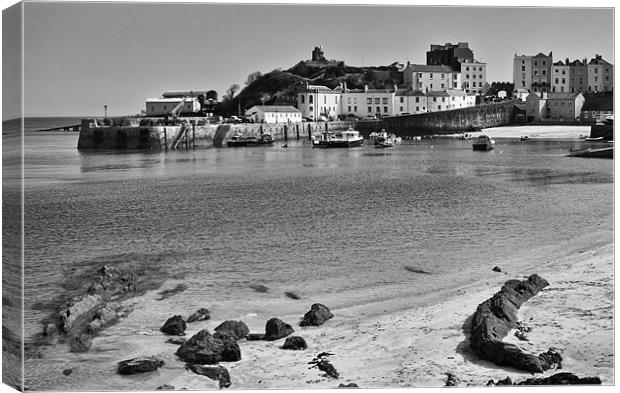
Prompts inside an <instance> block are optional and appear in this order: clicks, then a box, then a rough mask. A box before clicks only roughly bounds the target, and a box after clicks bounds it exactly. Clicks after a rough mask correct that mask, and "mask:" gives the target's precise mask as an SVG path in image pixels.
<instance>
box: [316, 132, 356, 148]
mask: <svg viewBox="0 0 620 393" xmlns="http://www.w3.org/2000/svg"><path fill="white" fill-rule="evenodd" d="M363 143H364V138H363V137H361V136H360V133H359V131H356V130H354V129H353V128H349V129H348V130H346V131H335V132H334V131H325V132H323V133H321V136H320V137H319V138H318V139H314V140H313V141H312V147H322V148H328V147H355V146H361V145H362V144H363Z"/></svg>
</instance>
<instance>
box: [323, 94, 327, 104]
mask: <svg viewBox="0 0 620 393" xmlns="http://www.w3.org/2000/svg"><path fill="white" fill-rule="evenodd" d="M323 104H327V96H323Z"/></svg>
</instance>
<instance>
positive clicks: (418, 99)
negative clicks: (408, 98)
mask: <svg viewBox="0 0 620 393" xmlns="http://www.w3.org/2000/svg"><path fill="white" fill-rule="evenodd" d="M415 102H420V97H416V98H415ZM416 110H417V109H416Z"/></svg>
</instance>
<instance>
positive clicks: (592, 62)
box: [588, 56, 611, 66]
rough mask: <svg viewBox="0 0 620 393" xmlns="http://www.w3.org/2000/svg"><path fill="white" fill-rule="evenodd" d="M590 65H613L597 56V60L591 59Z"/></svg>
mask: <svg viewBox="0 0 620 393" xmlns="http://www.w3.org/2000/svg"><path fill="white" fill-rule="evenodd" d="M589 64H596V65H608V66H610V65H611V64H610V63H609V62H607V61H606V60H603V58H602V57H600V56H596V57H595V58H593V59H591V60H590V62H589V63H588V65H589Z"/></svg>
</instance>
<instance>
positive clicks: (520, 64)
mask: <svg viewBox="0 0 620 393" xmlns="http://www.w3.org/2000/svg"><path fill="white" fill-rule="evenodd" d="M552 65H553V52H549V55H548V56H547V55H544V54H543V53H539V54H537V55H536V56H525V55H521V56H517V55H516V54H515V57H514V59H513V63H512V77H513V83H514V86H515V89H527V90H528V91H530V92H533V93H538V94H540V93H542V92H548V91H550V90H551V66H552Z"/></svg>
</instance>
